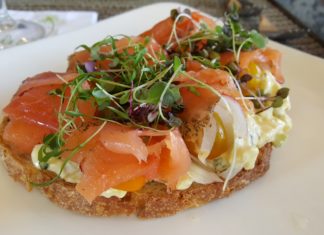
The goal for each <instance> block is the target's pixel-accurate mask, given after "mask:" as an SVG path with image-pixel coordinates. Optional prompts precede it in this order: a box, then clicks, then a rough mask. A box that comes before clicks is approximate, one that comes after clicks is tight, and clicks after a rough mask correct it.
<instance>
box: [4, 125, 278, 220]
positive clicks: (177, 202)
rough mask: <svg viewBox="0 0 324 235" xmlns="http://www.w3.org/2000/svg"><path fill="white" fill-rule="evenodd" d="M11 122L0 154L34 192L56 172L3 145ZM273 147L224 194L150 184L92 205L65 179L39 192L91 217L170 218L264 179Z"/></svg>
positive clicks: (218, 187) (217, 187)
mask: <svg viewBox="0 0 324 235" xmlns="http://www.w3.org/2000/svg"><path fill="white" fill-rule="evenodd" d="M8 122H9V120H8V119H4V120H3V121H2V124H1V132H0V133H1V138H0V148H1V151H0V155H1V158H2V161H3V163H4V166H5V168H6V170H7V171H8V173H9V175H10V176H11V177H12V178H13V179H14V180H15V181H18V182H20V183H21V184H23V185H24V186H25V188H26V189H27V190H28V191H30V190H32V187H31V184H30V182H32V181H33V182H44V181H48V180H50V179H51V178H52V177H53V176H54V173H53V172H50V171H46V170H39V169H37V168H35V167H34V165H33V163H32V161H31V158H30V156H18V155H14V154H13V153H12V151H11V150H10V148H9V147H8V146H6V145H5V144H4V142H3V139H2V136H3V129H4V127H5V126H6V125H7V124H8ZM271 151H272V145H271V144H270V143H268V144H266V145H265V146H264V147H262V148H261V149H260V153H259V155H258V158H257V161H256V164H255V167H254V168H253V169H252V170H248V171H246V170H242V171H241V172H240V173H238V174H237V175H236V176H235V177H234V178H232V179H231V180H230V181H229V184H228V186H227V187H226V190H225V191H223V189H222V188H223V183H217V182H216V183H211V184H208V185H202V184H197V183H193V184H192V186H191V187H190V188H188V189H186V190H175V191H171V192H168V191H167V188H166V186H165V185H164V184H161V183H156V182H151V183H147V184H146V185H145V186H144V187H143V188H142V189H141V190H140V191H137V192H128V193H127V195H126V196H125V197H123V198H121V199H119V198H117V197H111V198H105V197H101V196H100V197H97V198H96V199H95V200H94V201H93V202H92V204H89V203H88V202H87V201H86V200H85V199H84V198H83V197H82V196H81V195H80V194H79V193H78V192H77V191H76V189H75V184H72V183H68V182H66V181H64V180H61V179H59V180H57V181H55V182H54V183H52V184H51V185H49V186H47V187H39V188H38V189H39V190H41V191H42V193H43V194H44V195H45V196H46V197H48V198H49V199H50V200H51V201H52V202H54V203H56V204H57V205H59V206H60V207H63V208H65V209H68V210H72V211H76V212H79V213H82V214H85V215H91V216H113V215H131V214H135V215H136V216H138V217H141V218H156V217H163V216H169V215H173V214H175V213H177V212H178V211H181V210H184V209H187V208H192V207H198V206H201V205H203V204H205V203H207V202H209V201H212V200H216V199H220V198H223V197H226V196H228V195H230V194H231V193H232V192H235V191H237V190H239V189H242V188H244V187H245V186H246V185H248V184H249V183H251V182H252V181H254V180H256V179H257V178H259V177H261V176H263V175H264V174H265V172H266V171H267V170H268V169H269V164H270V162H269V161H270V156H271Z"/></svg>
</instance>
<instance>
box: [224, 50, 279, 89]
mask: <svg viewBox="0 0 324 235" xmlns="http://www.w3.org/2000/svg"><path fill="white" fill-rule="evenodd" d="M233 61H234V55H233V53H232V52H225V53H222V54H221V60H220V62H221V64H222V65H228V64H229V63H231V62H233ZM250 63H256V64H257V65H258V66H260V67H261V68H262V69H265V70H268V71H270V72H271V73H272V74H273V75H274V76H275V78H276V80H277V81H278V82H279V83H281V84H282V83H284V81H285V79H284V77H283V75H282V73H281V53H280V52H279V51H277V50H275V49H272V48H265V49H257V50H253V51H244V52H241V54H240V61H239V66H240V68H241V69H243V70H245V69H247V68H248V67H249V65H250Z"/></svg>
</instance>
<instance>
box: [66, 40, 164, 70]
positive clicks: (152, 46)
mask: <svg viewBox="0 0 324 235" xmlns="http://www.w3.org/2000/svg"><path fill="white" fill-rule="evenodd" d="M144 43H146V42H145V38H144V37H139V36H138V37H129V38H122V39H119V40H117V41H116V42H115V46H116V49H117V52H118V53H121V52H123V51H124V50H126V51H127V53H128V54H130V55H132V54H134V53H135V50H134V46H135V45H136V44H144ZM145 47H146V49H147V52H148V53H149V54H150V55H151V56H152V57H154V58H156V56H157V55H159V54H165V55H166V53H165V51H164V50H163V49H162V47H161V46H160V45H159V44H158V43H157V42H156V41H155V40H154V39H150V41H149V42H147V44H145ZM111 50H112V47H111V46H107V45H103V46H102V47H101V48H100V52H101V53H102V54H107V53H109V52H111ZM147 59H148V60H150V58H147ZM156 59H157V58H156ZM87 61H91V55H90V52H89V51H87V50H82V51H78V52H75V53H74V54H72V55H70V56H69V65H68V69H67V71H68V72H76V66H77V65H79V64H84V63H85V62H87ZM111 63H112V61H111V60H108V59H107V60H102V61H97V62H96V63H95V65H96V67H97V68H99V69H103V70H107V69H109V66H110V65H111Z"/></svg>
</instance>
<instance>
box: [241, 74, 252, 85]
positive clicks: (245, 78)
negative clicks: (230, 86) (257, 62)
mask: <svg viewBox="0 0 324 235" xmlns="http://www.w3.org/2000/svg"><path fill="white" fill-rule="evenodd" d="M251 79H252V76H251V75H250V74H248V73H246V74H244V75H243V76H242V77H240V82H242V83H245V82H248V81H250V80H251Z"/></svg>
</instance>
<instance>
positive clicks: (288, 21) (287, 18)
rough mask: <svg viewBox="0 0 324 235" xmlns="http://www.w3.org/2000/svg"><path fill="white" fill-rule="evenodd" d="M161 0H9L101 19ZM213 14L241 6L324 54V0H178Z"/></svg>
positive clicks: (274, 34)
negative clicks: (91, 14) (94, 15)
mask: <svg viewBox="0 0 324 235" xmlns="http://www.w3.org/2000/svg"><path fill="white" fill-rule="evenodd" d="M155 2H161V1H156V0H153V1H152V0H151V1H149V0H7V6H8V8H9V9H10V10H31V11H38V10H60V11H62V10H63V11H73V10H78V11H80V10H81V11H95V12H97V13H98V20H102V19H105V18H107V17H110V16H113V15H116V14H120V13H122V12H125V11H128V10H131V9H134V8H137V7H140V6H144V5H147V4H152V3H155ZM172 2H180V3H183V4H187V5H190V6H192V7H195V8H197V9H200V10H202V11H204V12H206V13H209V14H211V15H213V16H216V17H217V16H218V17H219V16H222V15H223V14H224V12H225V11H226V9H228V7H233V6H234V5H235V7H237V8H238V9H239V13H240V16H241V19H242V20H243V23H244V25H245V26H246V27H247V28H258V29H259V30H260V31H261V32H262V33H263V34H265V35H267V36H268V37H269V38H270V39H272V40H275V41H278V42H280V43H283V44H286V45H289V46H291V47H294V48H297V49H299V50H302V51H305V52H307V53H310V54H313V55H316V56H320V57H323V58H324V46H323V45H324V43H323V42H324V0H254V1H253V0H250V1H247V0H176V1H172Z"/></svg>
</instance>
